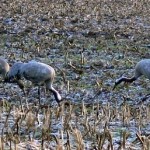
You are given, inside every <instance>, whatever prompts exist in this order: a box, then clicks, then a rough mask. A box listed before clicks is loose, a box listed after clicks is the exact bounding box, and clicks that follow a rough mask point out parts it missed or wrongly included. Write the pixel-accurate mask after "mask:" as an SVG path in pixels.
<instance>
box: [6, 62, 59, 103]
mask: <svg viewBox="0 0 150 150" xmlns="http://www.w3.org/2000/svg"><path fill="white" fill-rule="evenodd" d="M54 77H55V70H54V68H52V67H51V66H49V65H47V64H44V63H41V62H36V61H30V62H28V63H22V62H17V63H14V65H13V66H12V67H11V69H10V71H9V72H8V74H7V78H6V82H11V81H14V82H16V83H17V84H18V85H19V87H20V88H21V89H22V90H23V92H24V94H25V90H24V84H23V82H22V80H21V79H22V78H25V79H26V80H29V81H31V82H32V83H33V85H35V86H38V87H39V88H38V94H39V97H40V86H41V85H45V86H46V89H47V90H49V91H51V92H52V93H53V95H54V97H55V100H56V101H57V103H59V102H60V101H61V96H60V94H59V93H58V91H57V90H56V89H54V88H53V86H52V84H53V81H54ZM39 103H40V98H39Z"/></svg>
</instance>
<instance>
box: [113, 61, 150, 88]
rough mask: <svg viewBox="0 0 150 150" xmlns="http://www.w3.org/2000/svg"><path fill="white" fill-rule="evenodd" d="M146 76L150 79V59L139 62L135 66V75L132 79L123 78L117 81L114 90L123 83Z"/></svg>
mask: <svg viewBox="0 0 150 150" xmlns="http://www.w3.org/2000/svg"><path fill="white" fill-rule="evenodd" d="M142 75H144V76H145V77H146V78H148V79H150V59H143V60H141V61H139V62H138V63H137V64H136V66H135V71H134V75H133V76H132V77H131V78H127V77H121V78H119V79H117V80H116V82H115V85H114V88H113V89H115V88H116V86H117V85H119V84H120V83H121V82H123V81H124V82H129V83H132V82H133V81H135V80H137V79H138V78H139V77H140V76H142Z"/></svg>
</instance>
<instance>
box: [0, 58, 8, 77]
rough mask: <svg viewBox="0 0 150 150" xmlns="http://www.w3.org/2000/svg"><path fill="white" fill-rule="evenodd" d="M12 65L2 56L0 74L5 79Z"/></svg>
mask: <svg viewBox="0 0 150 150" xmlns="http://www.w3.org/2000/svg"><path fill="white" fill-rule="evenodd" d="M9 69H10V67H9V64H8V63H7V62H6V61H5V60H4V59H2V58H0V74H1V76H2V77H3V79H5V77H6V74H7V73H8V71H9Z"/></svg>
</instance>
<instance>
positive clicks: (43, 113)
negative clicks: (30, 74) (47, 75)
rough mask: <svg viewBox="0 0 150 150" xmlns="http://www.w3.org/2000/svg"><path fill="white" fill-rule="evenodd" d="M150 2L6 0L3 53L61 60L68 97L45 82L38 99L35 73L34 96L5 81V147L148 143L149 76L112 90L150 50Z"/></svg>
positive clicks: (59, 83)
mask: <svg viewBox="0 0 150 150" xmlns="http://www.w3.org/2000/svg"><path fill="white" fill-rule="evenodd" d="M149 8H150V3H149V0H145V1H140V0H136V1H129V0H126V1H121V0H114V1H111V0H95V1H88V0H51V1H48V0H39V1H36V0H33V1H32V0H23V1H19V0H7V1H5V0H1V6H0V36H1V37H0V55H1V57H2V58H5V59H6V60H7V61H8V62H9V64H10V65H13V64H14V63H15V62H17V61H22V62H28V61H30V60H36V61H40V62H43V63H46V64H49V65H51V66H52V67H54V68H55V70H56V78H55V82H54V87H55V88H56V89H57V90H58V91H59V92H60V94H61V96H62V98H63V101H64V103H62V104H61V106H60V107H59V106H58V105H57V103H56V102H55V99H54V97H53V95H52V94H51V93H45V92H44V87H43V89H42V103H41V105H39V104H38V95H37V87H33V86H32V85H31V83H30V82H29V81H25V80H24V83H25V86H26V90H27V91H29V90H28V89H29V88H30V87H32V88H30V91H29V94H28V97H25V96H24V95H23V93H22V91H21V90H20V89H19V87H18V86H17V85H16V84H9V83H5V84H4V83H2V82H1V83H0V98H1V101H0V104H1V108H0V135H1V136H0V137H1V140H0V147H1V149H22V150H24V149H37V150H39V149H50V150H52V149H57V150H62V149H64V150H65V149H66V150H73V149H77V150H83V149H87V150H90V149H91V150H93V149H95V150H100V149H103V150H104V149H133V150H135V149H136V150H140V149H141V150H144V149H145V150H149V149H150V104H149V97H148V96H147V97H146V95H147V94H149V85H150V81H149V80H148V79H146V78H144V77H141V78H140V79H138V80H136V81H135V82H134V83H132V84H130V85H129V84H123V83H122V84H121V85H119V86H118V87H117V88H116V89H115V90H112V89H113V86H114V83H115V81H116V79H117V78H119V77H121V76H128V77H131V76H132V75H133V74H134V67H135V65H136V63H137V62H138V61H139V60H141V59H144V58H149V56H150V53H149V51H150V49H149V48H150V22H149V21H150V9H149ZM20 100H22V102H23V106H22V107H21V105H20ZM26 100H27V101H28V103H29V108H27V105H26Z"/></svg>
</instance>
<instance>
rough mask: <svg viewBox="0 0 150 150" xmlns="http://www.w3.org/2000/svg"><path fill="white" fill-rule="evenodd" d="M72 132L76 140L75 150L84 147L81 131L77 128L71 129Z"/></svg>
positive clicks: (80, 149)
mask: <svg viewBox="0 0 150 150" xmlns="http://www.w3.org/2000/svg"><path fill="white" fill-rule="evenodd" d="M72 132H73V135H74V137H75V140H76V144H77V150H83V149H84V142H83V138H82V134H81V132H80V131H79V130H78V129H77V128H75V129H72Z"/></svg>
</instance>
